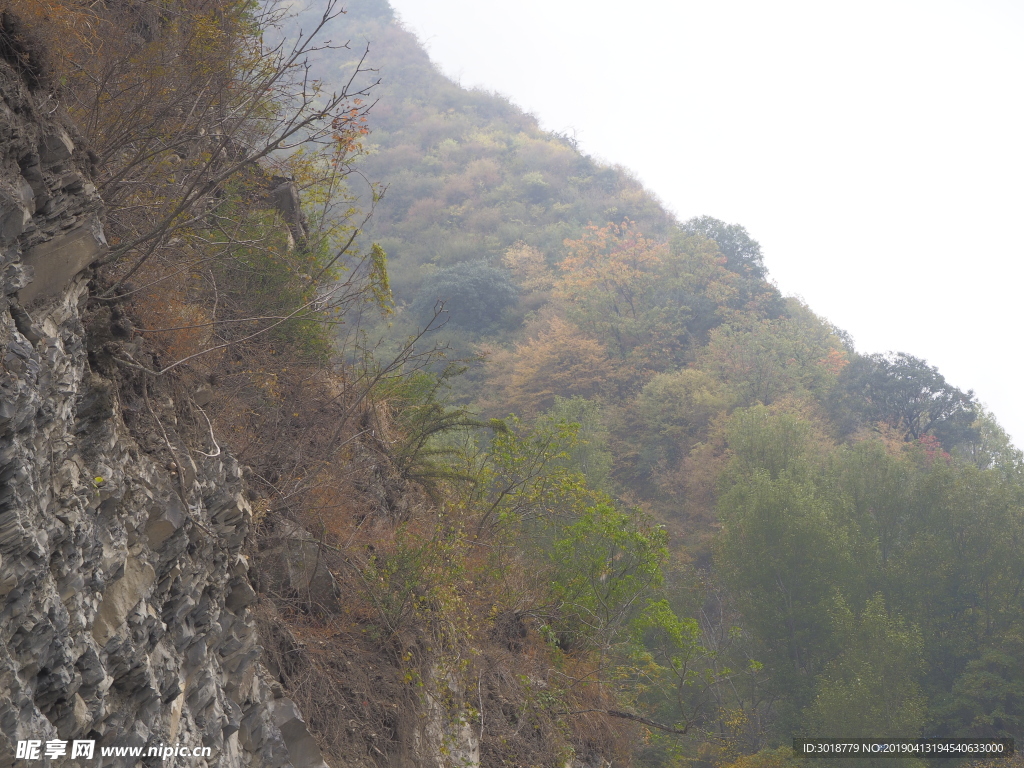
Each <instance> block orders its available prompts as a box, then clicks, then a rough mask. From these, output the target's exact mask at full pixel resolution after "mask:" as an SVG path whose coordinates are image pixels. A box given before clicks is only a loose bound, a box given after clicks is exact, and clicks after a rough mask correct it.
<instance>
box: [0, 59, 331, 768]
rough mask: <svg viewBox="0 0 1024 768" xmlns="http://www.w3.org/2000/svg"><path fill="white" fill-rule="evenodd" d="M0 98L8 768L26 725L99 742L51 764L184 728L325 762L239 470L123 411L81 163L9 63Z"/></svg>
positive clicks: (1, 715)
mask: <svg viewBox="0 0 1024 768" xmlns="http://www.w3.org/2000/svg"><path fill="white" fill-rule="evenodd" d="M0 97H2V98H0V249H2V257H0V286H2V291H0V768H3V767H4V766H11V765H14V764H15V762H16V760H15V755H16V743H17V742H18V741H19V740H28V739H36V740H41V741H43V742H44V743H45V742H46V741H47V740H50V739H61V740H66V741H71V740H75V739H86V740H87V739H94V740H95V741H96V743H97V747H96V749H97V752H96V755H97V757H96V758H95V760H94V761H92V762H90V761H87V762H85V763H82V762H80V761H79V760H74V761H72V760H70V758H66V759H62V758H57V759H56V760H54V761H53V762H54V764H61V763H64V762H67V763H74V764H96V765H99V764H101V763H102V764H107V765H109V764H126V765H135V764H140V763H141V764H146V765H157V764H161V763H162V761H161V759H160V758H159V757H148V758H147V757H143V758H141V759H139V758H131V757H128V758H114V759H111V758H108V759H105V760H103V761H101V760H100V759H99V750H100V748H101V747H104V746H113V747H142V748H144V754H145V751H146V750H148V748H149V747H160V746H168V745H181V746H185V747H189V748H194V747H203V746H206V747H209V748H210V750H211V756H210V757H207V758H199V757H195V758H192V757H190V758H188V765H192V766H204V765H205V766H213V765H217V766H256V765H259V766H275V767H276V766H280V767H282V768H284V767H286V766H294V768H304V767H305V766H320V765H323V761H322V758H321V756H320V751H319V749H318V748H317V746H316V743H315V741H314V740H313V739H312V738H311V737H310V735H309V733H308V731H307V730H306V728H305V724H304V722H303V719H302V716H301V714H300V713H299V712H298V710H297V709H296V707H295V706H294V704H292V702H290V701H289V700H287V699H286V698H284V696H283V692H282V690H281V687H280V686H279V685H276V684H273V683H272V682H271V680H270V678H269V676H268V674H267V673H266V672H265V670H264V669H263V667H262V666H261V664H260V652H261V651H260V647H259V644H258V639H257V635H256V630H255V628H254V623H253V621H252V618H251V616H250V611H251V604H252V602H253V600H254V599H255V593H254V592H253V590H252V588H251V586H250V585H249V580H248V563H247V560H246V558H245V556H244V554H243V544H244V542H245V540H246V536H247V535H248V530H249V525H250V522H251V511H250V509H249V507H248V504H247V503H246V501H245V498H244V496H243V494H242V490H243V489H242V473H241V471H240V468H239V466H238V464H237V462H236V461H235V460H234V459H232V458H231V457H230V455H229V454H228V453H227V451H226V450H223V451H217V452H212V451H211V453H216V455H214V456H204V455H202V454H201V453H199V452H191V453H190V452H188V451H187V449H184V448H183V447H182V446H183V443H182V441H181V440H178V439H176V438H174V436H173V424H171V425H169V426H168V429H170V430H171V431H172V441H173V442H175V444H176V446H177V450H178V451H179V454H184V455H179V456H178V460H179V461H180V462H182V463H184V464H187V467H185V468H184V469H185V470H187V471H183V469H182V468H179V467H177V466H171V467H170V468H169V465H168V463H167V461H166V454H162V453H161V452H160V451H159V450H154V449H153V448H152V447H151V446H147V447H148V448H149V451H150V452H147V450H145V449H144V448H143V447H142V446H140V444H139V442H137V441H136V439H135V436H134V435H133V433H132V431H131V430H130V429H129V428H128V427H127V426H126V423H125V420H124V418H123V415H124V413H123V411H124V408H125V405H124V403H123V402H122V398H121V395H120V394H119V385H120V384H121V382H118V381H117V380H116V379H115V377H116V376H117V374H116V372H111V371H106V372H105V373H106V375H101V373H100V372H97V371H95V370H92V369H91V368H90V365H89V353H88V339H87V338H86V331H85V328H84V326H83V321H82V317H83V315H82V313H83V310H84V308H85V306H86V301H87V298H88V287H87V284H88V280H89V278H90V275H89V271H88V269H89V265H90V264H91V263H92V262H93V261H95V260H96V259H97V258H100V257H101V256H102V255H103V254H104V252H105V250H106V244H105V241H104V238H103V230H102V226H101V222H100V218H99V211H100V208H101V204H100V199H99V197H98V195H97V193H96V189H95V187H94V186H93V185H92V184H91V182H90V181H89V180H88V173H87V172H86V169H87V168H88V162H87V161H86V160H85V158H84V157H82V156H81V155H82V152H81V148H80V147H77V146H76V139H75V134H74V131H73V128H72V127H71V126H68V125H62V124H60V123H59V122H58V120H57V117H56V116H51V115H49V113H44V111H43V110H42V109H40V108H39V104H38V102H39V101H40V100H41V99H42V97H41V96H39V95H38V94H35V93H32V92H30V91H29V89H28V88H27V87H26V84H25V83H24V82H23V79H22V77H21V75H20V74H19V73H18V72H17V71H16V70H15V69H14V68H13V67H11V66H10V65H9V64H7V63H6V62H0ZM52 111H53V110H52V108H51V109H50V112H52ZM146 396H147V397H148V394H147V395H146ZM162 398H163V399H162V400H161V403H160V407H161V408H163V409H165V410H166V409H167V408H170V409H172V410H173V406H174V403H173V402H169V401H168V399H167V396H166V394H165V395H163V396H162ZM158 412H159V409H157V410H155V411H154V414H153V417H154V418H156V417H157V416H158ZM134 423H135V422H133V425H134ZM111 760H113V762H111ZM49 762H50V761H49V760H47V759H43V760H40V761H38V762H37V763H36V764H39V765H45V764H49Z"/></svg>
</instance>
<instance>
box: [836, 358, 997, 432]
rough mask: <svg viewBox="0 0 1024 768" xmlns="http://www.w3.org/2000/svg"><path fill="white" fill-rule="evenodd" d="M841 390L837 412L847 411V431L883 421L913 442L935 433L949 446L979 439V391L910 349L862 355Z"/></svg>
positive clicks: (846, 372) (845, 376)
mask: <svg viewBox="0 0 1024 768" xmlns="http://www.w3.org/2000/svg"><path fill="white" fill-rule="evenodd" d="M838 394H839V399H838V402H837V403H836V408H835V409H834V413H835V414H836V415H837V416H839V417H840V418H842V417H843V415H844V414H843V411H844V410H845V411H846V414H845V418H846V419H847V422H848V426H847V430H852V429H853V428H855V427H856V426H858V425H861V424H875V423H877V422H882V423H885V424H887V425H889V426H890V427H892V428H894V429H897V430H900V431H901V432H902V433H903V434H904V436H905V438H906V439H907V440H918V439H920V438H921V437H923V436H924V435H934V436H935V437H936V438H938V439H939V441H940V442H941V443H942V445H943V446H944V447H946V448H952V447H954V446H957V445H960V444H962V443H965V442H971V441H973V440H975V439H976V438H977V432H976V430H975V428H974V426H973V425H974V422H975V419H976V418H977V416H978V412H977V403H976V402H975V400H974V393H973V392H971V391H968V392H962V391H961V390H959V389H957V388H956V387H954V386H952V385H951V384H948V383H947V382H946V379H945V377H944V376H943V375H942V374H941V373H939V371H938V369H937V368H935V367H934V366H931V365H928V364H927V363H926V362H925V361H924V360H922V359H921V358H919V357H914V356H913V355H908V354H906V353H905V352H895V353H889V354H885V355H883V354H875V355H868V356H867V357H860V358H857V359H856V360H854V361H853V363H851V364H850V365H849V366H848V367H847V368H846V369H845V370H844V371H843V374H842V377H841V379H840V392H839V393H838ZM844 406H845V408H844Z"/></svg>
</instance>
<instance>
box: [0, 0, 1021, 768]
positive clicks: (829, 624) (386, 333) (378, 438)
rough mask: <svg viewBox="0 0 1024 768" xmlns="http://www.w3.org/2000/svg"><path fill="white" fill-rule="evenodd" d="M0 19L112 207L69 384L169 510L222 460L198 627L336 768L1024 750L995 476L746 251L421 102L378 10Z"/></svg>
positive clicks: (741, 763) (549, 142)
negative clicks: (895, 741)
mask: <svg viewBox="0 0 1024 768" xmlns="http://www.w3.org/2000/svg"><path fill="white" fill-rule="evenodd" d="M5 7H6V6H5ZM6 8H7V10H5V11H4V15H3V17H2V20H3V32H4V37H3V38H2V39H3V40H6V41H7V43H6V45H7V47H6V48H3V55H4V57H5V58H6V59H7V60H8V61H10V62H12V65H13V64H16V65H17V66H19V67H21V68H22V70H23V71H24V72H25V73H26V74H25V75H24V77H25V78H26V82H29V81H31V83H32V86H31V87H32V88H33V89H35V91H34V92H36V93H38V94H39V98H40V99H41V100H45V99H52V100H53V101H54V104H56V106H54V107H53V109H55V110H56V109H60V110H63V111H62V112H61V114H66V115H67V118H68V120H69V121H71V122H73V124H74V125H76V126H78V130H79V131H80V133H81V136H80V137H78V136H76V141H80V142H81V145H82V146H83V147H88V148H89V152H90V153H91V154H90V155H88V158H89V160H88V162H89V164H90V167H91V169H92V176H91V179H90V181H89V183H90V184H94V185H95V189H96V191H97V192H98V194H99V195H101V196H102V198H103V203H104V205H105V210H106V229H107V237H108V240H109V242H110V246H111V248H110V251H109V253H106V254H105V255H104V256H103V257H102V258H99V259H96V260H94V261H93V262H92V263H91V267H90V268H91V270H92V272H91V273H90V274H91V282H90V284H89V290H88V297H87V299H83V302H82V306H83V312H84V315H83V323H84V328H85V331H84V332H85V333H87V335H88V340H87V344H88V350H89V355H88V365H89V367H90V368H89V369H90V371H91V372H92V373H93V374H95V376H96V377H100V378H103V379H104V380H106V381H108V382H109V388H110V390H111V392H112V394H111V398H112V402H115V403H116V406H115V405H112V406H111V408H112V409H113V411H116V412H117V413H118V414H123V420H124V423H125V425H127V426H126V429H128V430H130V432H131V434H132V435H133V436H134V437H133V439H134V440H137V442H138V446H140V450H142V451H143V452H144V453H146V454H148V455H151V456H152V460H153V461H154V462H158V463H159V464H160V466H162V467H164V468H166V471H167V472H168V473H170V474H169V477H172V478H173V479H174V481H175V483H176V484H177V487H178V490H177V491H176V492H177V493H179V495H180V499H181V501H182V502H183V505H182V507H181V509H182V510H185V511H183V512H182V514H183V515H185V516H186V517H188V515H191V514H193V510H194V509H198V508H199V504H200V501H201V500H202V499H205V498H206V497H207V496H211V494H212V495H216V494H215V493H214V492H213V491H211V490H210V489H209V488H205V487H201V483H198V482H197V480H196V477H197V475H196V470H195V467H196V466H197V465H199V464H202V463H203V462H204V461H206V460H207V459H211V460H212V459H214V458H216V457H219V456H221V455H222V451H223V452H224V453H225V454H226V453H227V452H230V453H231V455H232V456H234V457H237V460H238V462H239V463H240V464H241V465H242V466H243V467H244V468H243V469H239V472H238V474H239V477H240V478H241V479H243V480H244V483H245V488H246V491H245V493H246V497H247V504H248V505H251V508H252V511H253V532H252V534H251V535H250V536H249V538H248V539H247V541H246V553H247V556H248V558H249V561H251V563H252V564H253V568H252V569H251V570H245V569H242V570H237V569H236V570H237V572H236V571H232V575H233V577H234V579H235V581H233V582H232V583H233V584H235V585H236V586H235V587H234V588H233V589H234V591H232V592H231V595H234V597H231V596H230V595H229V596H226V597H225V600H233V601H234V602H233V603H232V605H234V606H235V607H236V608H237V610H238V611H239V615H243V612H244V615H245V616H246V617H249V619H250V620H251V621H253V622H255V623H256V624H257V625H258V627H259V632H260V643H261V647H262V649H261V650H256V651H253V652H254V653H258V654H260V657H261V658H262V660H263V661H262V663H264V664H265V665H266V668H267V669H268V670H269V674H271V675H272V676H273V678H274V680H275V683H274V685H275V686H277V689H275V692H274V695H275V696H277V695H278V693H280V695H281V696H283V695H284V694H285V693H286V694H287V695H288V696H289V697H291V698H293V699H294V700H295V701H296V703H297V704H298V705H299V707H300V708H301V710H302V712H303V713H304V715H305V719H306V722H307V723H308V725H309V727H310V730H311V731H312V732H313V733H314V735H315V736H316V739H317V741H318V743H319V746H320V747H321V748H322V750H323V754H324V757H325V759H326V760H327V762H328V763H329V764H332V765H337V766H360V767H362V766H379V767H381V768H383V767H384V766H423V767H424V768H426V767H427V766H430V767H431V768H433V767H434V766H437V768H440V767H441V766H445V767H447V766H457V765H458V766H464V765H480V766H487V767H488V768H490V767H491V766H552V767H553V766H558V767H559V768H562V766H573V768H590V766H595V767H596V766H608V765H612V766H630V765H632V766H638V767H639V766H647V767H650V768H655V767H659V768H661V767H664V768H669V767H673V766H674V767H678V766H683V765H692V764H695V763H696V764H699V765H700V766H705V767H706V768H726V766H732V767H734V768H756V767H759V766H765V767H766V768H767V767H768V766H781V765H782V764H784V763H787V762H789V760H790V759H791V758H790V757H789V755H790V754H791V752H790V744H791V739H792V738H793V736H795V735H819V736H884V737H890V736H891V737H916V736H922V735H925V736H952V735H959V736H992V737H996V736H999V737H1003V736H1009V737H1015V738H1018V739H1020V738H1021V737H1022V736H1024V671H1022V670H1024V594H1022V591H1024V459H1022V456H1021V453H1020V452H1019V451H1018V450H1017V449H1016V448H1014V446H1012V445H1011V444H1010V442H1009V440H1008V439H1007V437H1006V435H1005V433H1004V432H1003V431H1002V430H1001V429H1000V428H999V425H998V423H997V421H996V419H995V418H994V417H993V416H992V415H991V414H989V413H986V412H985V411H984V410H983V409H982V408H981V407H980V406H979V404H978V403H977V402H976V400H975V398H974V396H973V394H972V393H971V392H970V391H963V390H961V389H959V388H957V387H955V386H953V385H952V384H950V383H949V382H947V381H946V380H945V379H944V378H943V376H942V375H941V374H940V373H939V372H938V371H937V370H936V369H935V368H933V367H932V366H930V365H929V364H928V363H927V362H926V361H924V360H922V359H919V358H917V357H915V356H913V354H912V351H911V352H910V353H904V352H890V353H885V354H864V353H862V352H859V351H858V350H857V349H856V348H855V346H854V344H853V343H852V341H851V340H850V339H849V337H848V336H847V335H846V334H845V333H844V332H843V331H842V330H841V329H838V328H835V327H833V326H832V325H831V324H829V323H828V322H827V320H825V319H824V318H823V317H822V316H820V315H818V314H816V311H812V309H811V308H809V307H807V306H805V305H804V304H802V303H801V302H800V301H798V300H796V299H793V298H788V297H786V296H785V286H781V287H777V286H775V285H774V284H772V283H771V282H770V280H769V276H768V269H767V265H766V263H765V258H764V255H763V254H762V252H761V249H760V246H759V245H758V243H757V242H756V239H755V238H754V235H755V234H756V233H749V232H747V231H746V230H745V229H744V228H743V226H742V225H741V224H740V223H734V222H722V221H719V220H716V219H714V218H711V217H699V218H695V219H691V220H688V221H676V220H675V219H674V218H673V217H672V216H671V215H670V214H669V213H668V212H667V211H666V210H665V209H664V208H663V207H662V206H661V205H660V203H659V202H658V200H657V199H656V198H655V197H654V196H653V195H652V194H650V193H649V192H648V191H646V190H645V189H644V188H643V187H642V185H640V184H639V183H638V182H637V181H636V180H635V179H633V178H631V177H630V175H629V174H628V172H627V171H626V170H624V169H621V168H615V167H609V166H606V165H604V164H602V163H599V162H597V161H595V160H594V159H592V158H589V157H587V156H585V155H584V154H582V153H581V152H579V151H578V149H577V147H575V146H574V143H573V141H572V140H571V139H569V138H568V137H565V136H557V135H552V134H550V133H546V132H544V131H541V130H540V129H539V128H538V126H537V122H536V120H535V119H534V118H533V117H531V116H529V115H526V114H523V113H522V111H521V110H519V109H518V108H517V107H515V106H514V105H512V104H510V103H508V101H507V100H504V99H502V98H501V97H499V96H496V95H493V94H489V93H484V92H481V91H470V90H466V89H463V88H461V87H460V86H458V85H456V84H454V83H452V82H451V81H449V80H447V79H446V78H444V77H443V76H442V75H441V74H440V73H439V72H438V71H437V70H436V69H435V68H434V67H433V66H432V65H431V64H430V62H429V59H428V57H427V54H426V53H425V52H424V50H423V49H422V47H421V46H420V45H419V43H418V42H417V41H416V39H415V38H414V36H412V35H411V34H410V33H409V32H407V31H406V30H404V29H402V28H401V26H400V25H399V24H398V23H397V22H396V20H395V18H394V14H393V13H392V11H391V9H390V8H389V6H388V5H387V2H386V0H353V3H352V4H351V7H349V8H348V9H347V12H346V13H341V12H340V11H341V9H340V8H338V7H335V6H329V7H328V8H327V9H326V11H324V9H323V8H317V9H314V10H312V11H307V12H306V13H305V14H304V15H301V16H299V17H298V18H294V17H290V16H289V14H290V13H291V11H290V10H289V9H288V8H282V9H280V11H281V12H280V13H279V12H278V9H275V8H263V9H261V10H259V11H257V10H256V9H255V8H254V7H252V6H251V5H250V4H239V5H235V4H232V3H230V2H223V3H221V2H217V3H212V4H206V3H204V2H193V1H192V0H176V2H172V3H168V4H167V7H163V6H161V8H159V9H158V8H156V7H151V6H149V5H138V6H136V5H132V4H129V5H126V6H125V7H124V8H121V7H117V8H115V7H110V8H108V7H105V6H104V7H101V6H90V7H88V8H86V7H78V6H72V5H71V4H64V3H61V2H57V0H54V2H53V3H52V4H51V3H50V2H49V0H47V2H42V0H16V1H14V0H12V2H11V3H9V7H6ZM319 14H323V15H319ZM346 41H348V43H347V44H346ZM44 94H45V95H44ZM41 103H42V102H41ZM47 103H48V102H47ZM609 119H615V116H614V115H611V114H610V116H609ZM623 140H624V141H628V140H629V137H628V127H625V126H624V139H623ZM83 162H84V161H83ZM33 167H34V166H33V165H32V163H31V162H29V161H25V164H24V165H23V167H22V168H21V170H22V174H23V177H24V179H26V180H27V181H26V184H29V183H36V185H37V186H38V183H39V182H38V180H37V179H36V177H35V176H34V175H33V171H32V168H33ZM48 173H49V171H48ZM53 173H56V172H53ZM51 175H52V174H51ZM30 177H31V178H30ZM60 178H61V180H62V182H61V183H63V178H64V177H63V176H61V177H60ZM68 179H69V181H68V184H74V183H84V180H83V179H77V180H75V179H71V178H70V176H68ZM54 183H55V182H54ZM51 186H53V185H52V184H51ZM40 189H42V188H40ZM5 194H6V193H5ZM12 194H13V193H12ZM39 194H42V192H40V193H39ZM60 200H61V198H60V197H58V196H54V197H53V198H49V197H48V198H47V200H45V201H43V202H42V203H41V204H40V211H42V210H43V209H44V208H43V206H45V205H49V206H50V208H59V206H60V204H61V203H60ZM29 234H31V233H29ZM18 236H20V231H19V233H18ZM26 236H28V235H26ZM83 266H84V265H83ZM26 303H27V302H26ZM30 309H31V307H30ZM827 309H828V308H827V307H824V308H815V310H818V311H821V312H824V313H825V314H827ZM33 311H37V314H38V312H41V311H42V310H38V308H37V309H35V310H33ZM12 317H14V315H12ZM19 317H21V316H20V315H19ZM38 317H39V318H42V315H38ZM25 318H27V319H25ZM25 318H21V319H19V320H18V323H20V324H19V325H18V328H20V329H22V330H20V331H19V333H23V332H24V333H29V334H35V331H33V330H32V328H33V326H32V325H31V321H32V320H33V318H31V317H28V315H26V316H25ZM13 322H14V321H13V320H12V323H13ZM39 322H42V319H40V320H39ZM26 338H28V337H27V336H26ZM39 338H40V339H41V338H42V337H39ZM33 343H34V342H33ZM113 411H112V412H113ZM119 418H120V416H119ZM133 445H134V444H133ZM133 450H134V449H133ZM107 482H108V480H107V479H105V478H104V476H102V475H101V476H98V477H96V478H95V479H94V480H93V484H94V486H95V488H94V489H93V490H94V491H95V494H96V497H97V499H99V497H100V494H101V492H106V491H104V488H105V487H109V486H106V484H107ZM97 503H98V502H97ZM197 526H198V527H196V529H195V530H196V531H199V532H202V531H206V528H203V527H202V526H201V525H199V524H198V523H197ZM207 533H208V532H207ZM195 535H196V536H197V537H198V536H199V535H200V533H196V534H195ZM125 537H126V540H131V539H130V537H129V536H128V534H125ZM225 567H226V566H225ZM172 578H174V577H173V576H169V577H168V579H172ZM241 582H244V584H245V588H243V587H242V586H241ZM204 601H205V602H204ZM209 602H210V601H209V599H207V598H206V597H201V596H197V597H196V600H194V601H193V604H195V603H198V606H197V607H196V613H197V615H198V617H199V618H198V619H197V620H196V621H197V622H198V624H197V626H199V627H200V628H199V629H198V630H195V627H193V626H192V625H191V624H190V625H189V628H190V631H191V630H195V631H199V632H200V633H201V632H202V631H204V630H203V629H202V628H203V627H204V626H209V625H210V623H211V622H212V621H213V619H212V618H211V616H212V613H211V610H210V609H209V608H208V605H209ZM190 615H191V614H190ZM166 621H167V622H168V623H169V624H170V625H173V624H174V622H175V621H176V618H175V617H171V616H170V615H168V617H167V619H166ZM189 621H191V619H189ZM214 623H215V622H214ZM200 640H201V638H200V639H197V640H195V643H197V644H198V643H199V642H200ZM204 642H205V641H204ZM203 647H204V649H205V645H204V646H203ZM129 672H130V670H126V671H125V672H124V674H125V675H128V674H129ZM235 683H236V681H229V683H228V687H230V685H235ZM204 685H206V683H205V682H203V681H202V680H199V681H195V680H188V681H184V682H183V683H182V684H181V686H179V688H178V689H175V693H174V695H175V696H176V695H178V694H179V693H181V694H182V695H183V696H186V697H189V700H191V699H192V698H197V697H198V698H199V699H201V698H202V697H201V696H199V694H197V693H195V691H196V690H199V689H201V688H202V687H203V686H204ZM278 689H279V690H278ZM168 690H170V689H169V688H168ZM278 698H280V697H278ZM172 699H173V697H171V698H169V699H168V701H171V700H172ZM154 706H157V705H154ZM214 719H215V718H212V715H211V718H210V719H209V720H207V719H204V718H200V719H198V720H197V721H196V722H197V723H200V724H202V723H207V722H209V727H210V728H211V729H217V732H218V733H222V730H220V726H219V725H216V726H215V724H214ZM217 722H220V721H217ZM227 730H229V729H225V730H223V733H227ZM237 730H238V729H237V727H236V728H235V731H237ZM235 731H232V732H231V733H228V734H227V735H226V736H223V737H222V741H223V742H224V743H225V744H230V743H232V742H231V739H235V742H234V743H235V744H237V743H238V739H239V738H240V737H239V736H237V735H235ZM211 738H212V737H211ZM218 738H221V737H218ZM218 743H219V742H218ZM225 749H228V748H227V747H226V748H225Z"/></svg>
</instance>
